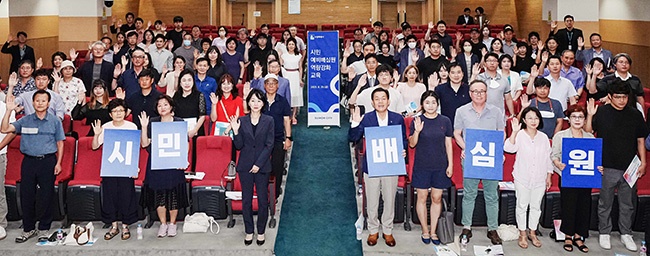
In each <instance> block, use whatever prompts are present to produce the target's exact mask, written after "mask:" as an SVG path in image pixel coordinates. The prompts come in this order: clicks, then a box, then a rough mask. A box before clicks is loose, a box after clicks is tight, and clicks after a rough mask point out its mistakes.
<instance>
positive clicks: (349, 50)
mask: <svg viewBox="0 0 650 256" xmlns="http://www.w3.org/2000/svg"><path fill="white" fill-rule="evenodd" d="M352 51H354V49H353V48H352V47H347V48H345V50H344V51H343V58H348V57H350V55H352Z"/></svg>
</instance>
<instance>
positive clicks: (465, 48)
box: [463, 46, 472, 52]
mask: <svg viewBox="0 0 650 256" xmlns="http://www.w3.org/2000/svg"><path fill="white" fill-rule="evenodd" d="M463 50H465V52H471V51H472V47H471V46H463Z"/></svg>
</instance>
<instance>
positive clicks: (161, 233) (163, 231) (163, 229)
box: [158, 224, 168, 237]
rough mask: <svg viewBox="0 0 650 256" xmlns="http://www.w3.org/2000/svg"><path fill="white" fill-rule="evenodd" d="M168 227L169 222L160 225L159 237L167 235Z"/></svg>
mask: <svg viewBox="0 0 650 256" xmlns="http://www.w3.org/2000/svg"><path fill="white" fill-rule="evenodd" d="M167 227H168V226H167V224H160V227H159V228H158V237H166V236H167Z"/></svg>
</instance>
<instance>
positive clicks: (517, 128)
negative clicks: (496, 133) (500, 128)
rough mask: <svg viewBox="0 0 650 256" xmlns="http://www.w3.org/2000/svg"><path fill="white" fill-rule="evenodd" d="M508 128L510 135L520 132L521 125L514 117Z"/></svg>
mask: <svg viewBox="0 0 650 256" xmlns="http://www.w3.org/2000/svg"><path fill="white" fill-rule="evenodd" d="M510 126H511V127H512V134H515V133H517V132H519V131H520V130H521V123H520V122H519V120H518V119H517V118H516V117H513V118H512V120H510Z"/></svg>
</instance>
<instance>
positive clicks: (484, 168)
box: [463, 129, 503, 180]
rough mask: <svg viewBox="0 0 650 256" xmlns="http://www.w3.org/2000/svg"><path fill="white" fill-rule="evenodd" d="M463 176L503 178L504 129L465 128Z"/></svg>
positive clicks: (486, 178)
mask: <svg viewBox="0 0 650 256" xmlns="http://www.w3.org/2000/svg"><path fill="white" fill-rule="evenodd" d="M463 177H464V178H472V179H485V180H503V131H495V130H475V129H465V160H464V161H463Z"/></svg>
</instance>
